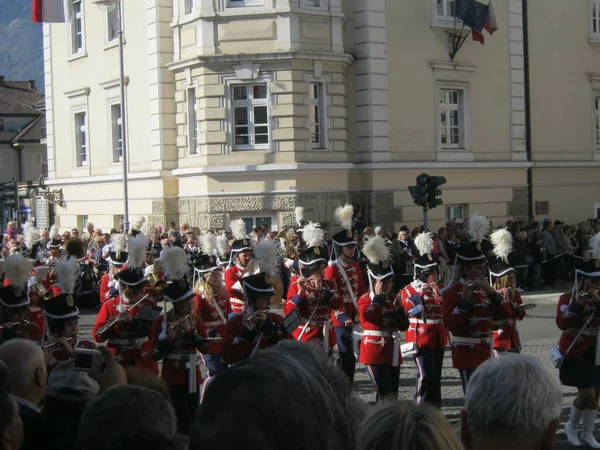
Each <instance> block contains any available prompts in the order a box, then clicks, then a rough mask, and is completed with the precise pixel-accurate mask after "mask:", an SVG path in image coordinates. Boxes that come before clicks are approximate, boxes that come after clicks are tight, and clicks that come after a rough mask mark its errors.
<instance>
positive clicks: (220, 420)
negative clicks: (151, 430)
mask: <svg viewBox="0 0 600 450" xmlns="http://www.w3.org/2000/svg"><path fill="white" fill-rule="evenodd" d="M351 405H352V400H351V395H350V386H349V384H348V382H347V380H346V379H345V375H344V374H343V373H342V372H341V371H340V370H339V369H337V368H336V367H334V366H333V365H332V364H331V363H329V362H328V361H327V360H326V358H325V355H322V356H321V355H319V354H318V350H317V349H316V348H315V347H313V346H310V345H307V344H304V343H298V342H295V341H291V342H287V341H286V342H282V343H280V344H278V345H277V346H276V347H275V348H273V349H270V350H268V351H265V352H263V353H259V354H258V355H256V356H255V357H252V358H249V359H247V360H245V361H242V362H241V363H239V364H236V365H235V366H233V367H231V368H230V369H228V370H226V371H224V372H221V373H219V374H218V375H217V376H216V377H215V378H213V379H212V380H211V382H210V383H209V384H208V385H207V387H206V390H205V392H204V397H203V400H202V403H201V404H200V407H199V408H198V410H197V412H196V415H195V417H194V424H193V426H192V429H191V432H190V447H189V448H190V450H196V449H206V448H219V449H221V450H235V449H239V448H240V447H243V448H244V449H246V450H276V449H282V448H285V449H288V450H304V449H311V450H326V449H327V450H338V449H339V450H342V449H344V450H346V449H348V450H354V449H356V446H357V438H356V427H357V424H356V421H355V418H354V416H352V415H351V411H350V410H351ZM232 423H235V424H238V426H233V427H232V426H231V424H232ZM240 424H241V425H240ZM249 430H251V432H249Z"/></svg>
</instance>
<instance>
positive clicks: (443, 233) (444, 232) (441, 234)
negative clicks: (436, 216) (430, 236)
mask: <svg viewBox="0 0 600 450" xmlns="http://www.w3.org/2000/svg"><path fill="white" fill-rule="evenodd" d="M437 234H438V236H439V237H440V238H441V239H446V237H448V230H446V229H445V228H443V227H442V228H440V229H439V230H438V233H437Z"/></svg>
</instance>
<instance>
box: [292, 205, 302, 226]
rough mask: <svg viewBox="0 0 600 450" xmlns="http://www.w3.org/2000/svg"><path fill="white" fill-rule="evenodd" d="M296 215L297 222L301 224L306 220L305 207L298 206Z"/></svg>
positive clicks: (295, 211)
mask: <svg viewBox="0 0 600 450" xmlns="http://www.w3.org/2000/svg"><path fill="white" fill-rule="evenodd" d="M294 216H295V217H296V223H297V224H298V225H300V224H301V223H302V221H303V220H304V207H302V206H296V209H295V210H294Z"/></svg>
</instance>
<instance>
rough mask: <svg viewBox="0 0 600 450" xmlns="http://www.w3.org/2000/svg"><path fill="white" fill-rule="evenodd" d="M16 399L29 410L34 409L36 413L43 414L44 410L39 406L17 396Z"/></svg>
mask: <svg viewBox="0 0 600 450" xmlns="http://www.w3.org/2000/svg"><path fill="white" fill-rule="evenodd" d="M15 399H16V400H17V402H19V404H20V405H23V406H27V407H28V408H31V409H33V410H34V411H35V412H39V413H41V412H42V410H41V409H40V408H39V407H38V406H36V405H34V404H33V403H31V402H29V401H27V400H25V399H24V398H23V397H17V396H15Z"/></svg>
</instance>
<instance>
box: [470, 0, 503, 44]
mask: <svg viewBox="0 0 600 450" xmlns="http://www.w3.org/2000/svg"><path fill="white" fill-rule="evenodd" d="M483 28H484V29H485V30H486V31H487V32H488V33H490V35H492V34H494V32H495V31H497V30H498V22H497V21H496V13H495V12H494V6H493V5H492V2H491V1H490V4H489V5H488V15H487V18H486V19H485V22H484V24H483ZM473 40H474V41H477V42H480V43H481V44H483V43H484V40H485V39H484V37H483V33H481V32H479V31H477V30H475V29H474V30H473Z"/></svg>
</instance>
